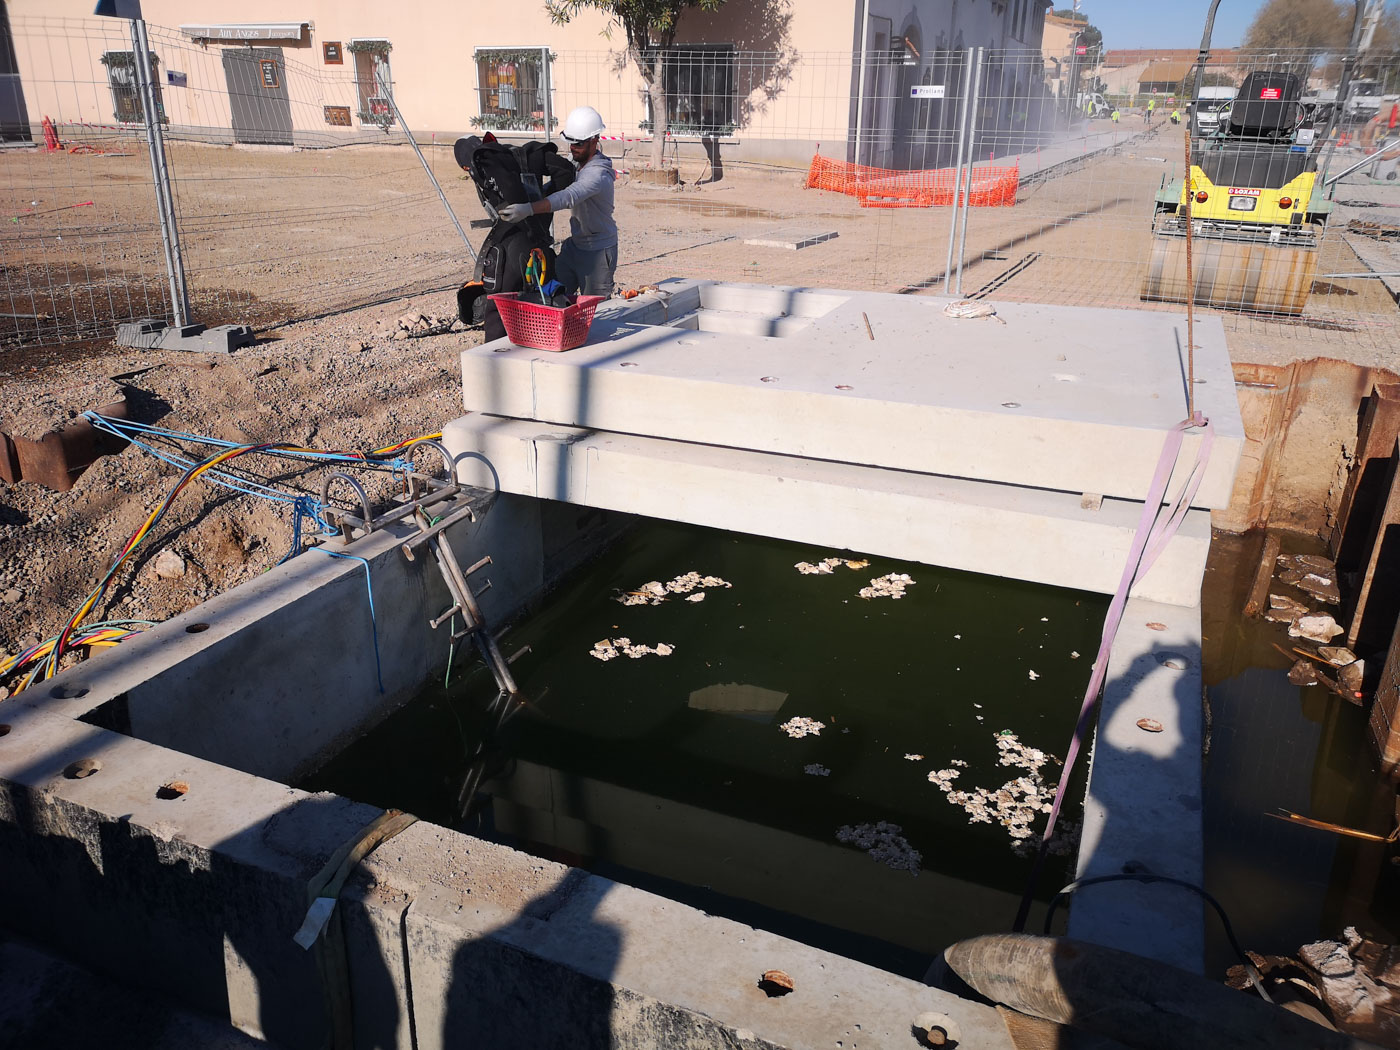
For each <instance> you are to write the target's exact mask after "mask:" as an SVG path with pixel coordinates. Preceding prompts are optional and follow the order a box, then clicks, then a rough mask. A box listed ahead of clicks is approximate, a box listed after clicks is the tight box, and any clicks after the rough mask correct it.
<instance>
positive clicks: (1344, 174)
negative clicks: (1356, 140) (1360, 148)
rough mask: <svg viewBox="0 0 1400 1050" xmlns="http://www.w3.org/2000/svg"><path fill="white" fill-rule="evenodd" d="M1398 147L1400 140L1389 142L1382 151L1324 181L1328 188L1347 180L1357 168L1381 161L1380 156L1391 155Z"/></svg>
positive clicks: (1363, 158) (1379, 150)
mask: <svg viewBox="0 0 1400 1050" xmlns="http://www.w3.org/2000/svg"><path fill="white" fill-rule="evenodd" d="M1396 146H1400V139H1395V140H1394V141H1393V142H1387V143H1386V144H1385V145H1384V146H1382V147H1381V148H1380V149H1378V150H1376V152H1375V153H1372V154H1371V155H1370V156H1369V157H1362V158H1361V159H1360V160H1358V161H1357V162H1356V163H1355V164H1353V165H1352V166H1351V167H1349V168H1343V169H1342V170H1341V171H1339V172H1337V174H1335V175H1333V176H1332V177H1331V178H1330V179H1324V180H1323V181H1324V184H1325V185H1327V186H1331V185H1332V184H1333V183H1335V182H1337V181H1338V180H1340V179H1344V178H1346V177H1347V176H1348V175H1350V174H1351V173H1352V172H1353V171H1355V170H1356V169H1357V168H1364V167H1365V166H1366V165H1367V164H1373V163H1375V161H1377V160H1379V159H1380V155H1381V154H1382V153H1389V152H1390V151H1391V150H1393V149H1394V148H1395V147H1396Z"/></svg>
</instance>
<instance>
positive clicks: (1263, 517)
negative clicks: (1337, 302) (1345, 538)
mask: <svg viewBox="0 0 1400 1050" xmlns="http://www.w3.org/2000/svg"><path fill="white" fill-rule="evenodd" d="M1234 371H1235V389H1236V393H1237V394H1238V397H1239V404H1240V415H1241V418H1242V419H1243V421H1244V429H1245V443H1244V449H1243V452H1242V454H1241V458H1240V465H1239V473H1238V475H1237V476H1236V478H1235V488H1234V494H1233V496H1232V497H1231V500H1230V506H1229V507H1228V508H1227V509H1225V510H1217V511H1216V512H1215V513H1214V514H1213V515H1212V522H1213V524H1214V525H1215V527H1216V528H1220V529H1225V530H1226V531H1229V532H1244V531H1246V530H1248V529H1251V528H1261V527H1263V526H1265V525H1272V526H1277V527H1279V528H1284V529H1291V530H1294V531H1297V532H1309V533H1314V534H1317V535H1326V534H1327V533H1328V532H1330V531H1331V530H1332V526H1333V525H1334V518H1335V514H1336V511H1337V509H1338V507H1339V505H1340V503H1341V501H1342V498H1343V495H1344V493H1345V491H1346V485H1347V473H1348V470H1349V469H1350V467H1351V463H1352V459H1353V457H1354V456H1355V453H1356V433H1357V422H1358V414H1359V410H1360V408H1361V404H1362V401H1363V399H1364V398H1366V397H1367V396H1368V395H1369V394H1370V393H1371V390H1372V389H1373V388H1374V387H1375V386H1376V385H1377V384H1382V385H1384V384H1393V383H1395V382H1397V379H1400V377H1397V376H1396V375H1395V373H1393V372H1390V371H1388V370H1386V369H1379V368H1364V367H1361V366H1359V365H1353V364H1350V363H1348V362H1345V361H1334V360H1331V359H1329V358H1314V359H1313V360H1311V361H1300V362H1294V363H1292V364H1288V365H1250V364H1238V365H1236V366H1235V368H1234Z"/></svg>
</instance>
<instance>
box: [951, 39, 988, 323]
mask: <svg viewBox="0 0 1400 1050" xmlns="http://www.w3.org/2000/svg"><path fill="white" fill-rule="evenodd" d="M986 53H987V49H986V48H985V47H979V48H978V49H977V70H976V72H974V73H973V75H972V101H971V104H970V105H969V106H968V116H967V185H966V186H965V187H964V188H963V202H962V235H961V237H960V238H959V239H958V280H957V284H956V285H955V286H954V288H953V294H954V295H962V293H963V287H962V273H963V261H964V259H965V258H966V256H967V219H968V215H969V214H970V212H971V209H972V166H973V165H974V164H976V163H977V103H978V96H979V95H980V94H981V93H982V64H983V62H984V61H985V59H986ZM957 203H958V202H957V201H956V200H954V201H953V204H954V206H955V207H956V206H957Z"/></svg>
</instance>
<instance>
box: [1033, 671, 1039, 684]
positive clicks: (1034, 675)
mask: <svg viewBox="0 0 1400 1050" xmlns="http://www.w3.org/2000/svg"><path fill="white" fill-rule="evenodd" d="M1039 677H1040V675H1038V674H1036V673H1035V672H1034V671H1032V672H1031V681H1032V682H1034V681H1035V680H1036V679H1037V678H1039Z"/></svg>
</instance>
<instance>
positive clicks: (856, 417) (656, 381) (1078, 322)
mask: <svg viewBox="0 0 1400 1050" xmlns="http://www.w3.org/2000/svg"><path fill="white" fill-rule="evenodd" d="M660 289H661V291H660V293H658V294H657V295H652V296H644V297H639V298H638V299H636V300H632V301H631V302H619V303H616V304H608V306H607V308H606V309H602V310H600V311H599V314H598V316H597V318H596V319H595V320H594V322H593V330H592V332H591V334H590V337H589V342H588V343H587V344H586V345H585V346H582V347H579V348H578V349H576V350H571V351H569V352H568V353H564V354H558V353H548V352H545V351H539V350H524V349H519V348H515V347H512V346H511V345H510V344H509V343H508V342H506V341H505V340H498V341H496V342H494V343H490V344H487V345H485V346H481V347H476V348H472V349H470V350H467V351H465V352H464V353H463V354H462V389H463V395H464V404H465V406H466V407H467V408H468V409H469V410H473V411H482V412H488V413H491V414H493V415H499V416H507V417H511V418H515V419H528V420H534V421H537V422H541V423H551V424H558V425H563V426H578V427H585V428H591V429H596V430H604V431H610V432H615V433H626V434H638V435H645V436H648V437H658V438H669V439H673V440H678V441H688V442H695V443H701V444H710V445H722V446H727V447H732V448H741V449H749V450H754V451H759V452H773V453H780V454H783V455H791V456H803V457H807V458H810V459H823V460H832V461H835V462H843V463H853V464H860V465H868V466H880V467H889V468H892V469H896V470H907V471H920V472H924V473H929V474H938V475H944V476H948V477H959V478H968V479H972V480H977V481H994V482H1003V483H1007V484H1013V485H1023V486H1030V487H1036V488H1048V489H1057V490H1061V491H1065V492H1074V493H1080V492H1092V493H1102V494H1104V495H1108V496H1114V497H1117V498H1121V499H1137V500H1141V499H1143V498H1144V497H1145V495H1146V493H1147V489H1148V486H1149V483H1150V481H1151V478H1152V475H1153V471H1154V469H1155V467H1156V463H1157V460H1158V458H1159V456H1160V454H1161V449H1162V442H1163V438H1164V436H1165V434H1166V431H1167V430H1168V429H1169V428H1170V427H1171V426H1173V425H1174V424H1176V423H1177V422H1179V421H1180V420H1182V419H1183V418H1185V416H1186V414H1187V413H1186V395H1185V389H1186V380H1185V363H1184V362H1185V358H1186V354H1185V349H1184V347H1185V338H1186V337H1185V319H1184V318H1183V317H1179V316H1177V315H1175V314H1169V313H1162V312H1155V311H1152V312H1149V311H1140V310H1132V311H1129V310H1089V309H1082V308H1077V307H1057V306H1039V305H1031V304H1024V303H999V304H997V311H998V317H999V318H1001V321H998V320H995V319H991V318H980V319H959V318H954V317H949V316H948V315H946V314H945V313H944V312H943V308H944V306H945V305H946V303H947V302H948V300H946V299H944V298H941V297H938V296H901V295H888V294H880V293H873V292H854V291H831V290H814V289H806V288H784V287H772V286H761V285H737V284H718V283H714V282H703V281H702V282H696V281H665V282H662V284H661V285H660ZM867 319H868V320H869V324H870V333H873V340H872V338H871V336H870V334H868V333H867V328H866V320H867ZM741 321H742V323H741ZM1002 322H1004V323H1002ZM697 329H698V330H697ZM1196 340H1197V343H1198V348H1197V350H1196V352H1195V367H1196V382H1197V386H1196V406H1197V408H1198V409H1199V410H1200V411H1202V412H1204V413H1205V415H1206V416H1208V417H1209V418H1210V420H1211V421H1212V423H1213V425H1214V427H1215V434H1216V443H1215V448H1214V451H1213V453H1212V456H1211V462H1210V465H1209V468H1208V469H1207V471H1206V475H1205V479H1204V481H1203V483H1202V485H1201V488H1200V491H1199V494H1198V497H1197V505H1198V506H1202V507H1226V506H1228V505H1229V501H1230V493H1231V489H1232V487H1233V481H1234V474H1235V467H1236V464H1237V462H1238V460H1239V456H1240V450H1241V448H1242V446H1243V438H1244V434H1243V426H1242V424H1241V422H1240V413H1239V407H1238V405H1237V403H1236V401H1235V393H1234V380H1233V376H1232V374H1231V370H1230V360H1229V355H1228V353H1227V350H1226V346H1225V333H1224V329H1223V327H1222V325H1221V322H1220V320H1219V319H1218V318H1214V317H1206V318H1201V319H1200V322H1199V323H1198V324H1197V326H1196ZM1198 440H1199V437H1198V435H1196V434H1193V435H1191V436H1189V437H1188V439H1187V441H1186V443H1185V447H1184V448H1183V450H1182V453H1181V456H1180V458H1179V461H1178V462H1179V464H1180V465H1181V469H1185V467H1188V466H1189V465H1190V464H1191V463H1192V462H1194V457H1195V452H1196V443H1197V441H1198Z"/></svg>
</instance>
